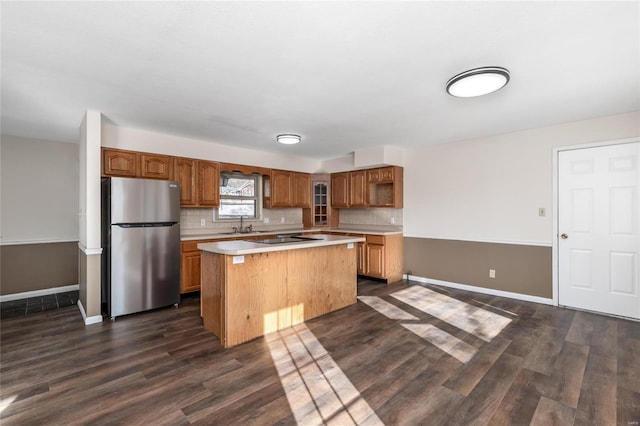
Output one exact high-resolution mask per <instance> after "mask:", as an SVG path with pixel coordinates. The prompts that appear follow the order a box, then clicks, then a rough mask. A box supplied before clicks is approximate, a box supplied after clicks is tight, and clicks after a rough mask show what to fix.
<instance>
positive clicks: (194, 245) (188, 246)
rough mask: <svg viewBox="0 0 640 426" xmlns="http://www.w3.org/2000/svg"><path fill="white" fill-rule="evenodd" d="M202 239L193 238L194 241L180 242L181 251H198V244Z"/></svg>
mask: <svg viewBox="0 0 640 426" xmlns="http://www.w3.org/2000/svg"><path fill="white" fill-rule="evenodd" d="M202 242H204V241H201V240H200V241H199V240H195V241H183V242H182V252H186V251H198V244H200V243H202Z"/></svg>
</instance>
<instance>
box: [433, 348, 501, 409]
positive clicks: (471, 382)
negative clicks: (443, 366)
mask: <svg viewBox="0 0 640 426" xmlns="http://www.w3.org/2000/svg"><path fill="white" fill-rule="evenodd" d="M510 344H511V341H510V340H507V339H503V338H501V337H499V336H498V337H496V338H495V339H494V340H493V341H491V342H490V343H488V344H486V345H484V346H483V347H482V349H481V350H480V351H479V352H478V353H477V354H476V355H475V356H474V357H473V358H472V359H471V360H470V361H469V362H468V363H467V364H465V365H463V366H462V367H460V368H459V369H458V370H456V371H455V372H454V373H453V374H452V375H451V376H450V377H449V378H448V379H447V381H446V382H444V384H443V386H444V387H447V388H449V389H451V390H454V391H456V392H458V393H459V394H461V395H464V396H467V395H469V393H470V392H471V391H472V390H473V388H475V386H476V385H477V384H478V382H479V381H480V380H481V379H482V378H483V377H484V375H485V374H486V373H487V371H488V370H489V368H491V366H493V364H494V363H495V361H496V360H497V359H498V358H499V357H500V355H502V353H503V352H504V350H505V349H506V348H507V347H508V346H509V345H510Z"/></svg>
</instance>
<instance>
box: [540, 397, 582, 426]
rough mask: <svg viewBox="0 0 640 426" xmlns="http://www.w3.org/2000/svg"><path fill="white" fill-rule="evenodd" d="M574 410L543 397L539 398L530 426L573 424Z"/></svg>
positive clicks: (563, 425)
mask: <svg viewBox="0 0 640 426" xmlns="http://www.w3.org/2000/svg"><path fill="white" fill-rule="evenodd" d="M574 416H575V410H573V409H572V408H569V407H567V406H566V405H562V404H561V403H559V402H557V401H553V400H551V399H549V398H545V397H544V396H543V397H541V398H540V402H539V403H538V407H537V408H536V412H535V413H533V418H532V419H531V423H530V425H531V426H566V425H571V424H573V420H574Z"/></svg>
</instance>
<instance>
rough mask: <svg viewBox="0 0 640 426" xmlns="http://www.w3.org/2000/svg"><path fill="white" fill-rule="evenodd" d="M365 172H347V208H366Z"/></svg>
mask: <svg viewBox="0 0 640 426" xmlns="http://www.w3.org/2000/svg"><path fill="white" fill-rule="evenodd" d="M366 176H367V171H366V170H357V171H354V172H349V180H350V183H349V207H366V206H367V181H366Z"/></svg>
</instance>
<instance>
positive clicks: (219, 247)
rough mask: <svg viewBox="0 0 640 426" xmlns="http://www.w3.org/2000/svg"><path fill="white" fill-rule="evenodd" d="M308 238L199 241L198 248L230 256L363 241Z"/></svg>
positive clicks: (318, 235)
mask: <svg viewBox="0 0 640 426" xmlns="http://www.w3.org/2000/svg"><path fill="white" fill-rule="evenodd" d="M309 238H313V239H308V240H300V241H296V242H288V243H279V244H265V243H260V242H257V241H242V240H240V241H220V242H215V243H200V244H198V248H199V249H200V250H202V251H205V252H209V253H216V254H224V255H230V256H238V255H244V254H255V253H267V252H274V251H284V250H297V249H305V248H313V247H323V246H334V245H340V244H349V243H359V242H363V241H365V239H364V238H362V237H350V236H342V235H328V234H314V235H311V236H309Z"/></svg>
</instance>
